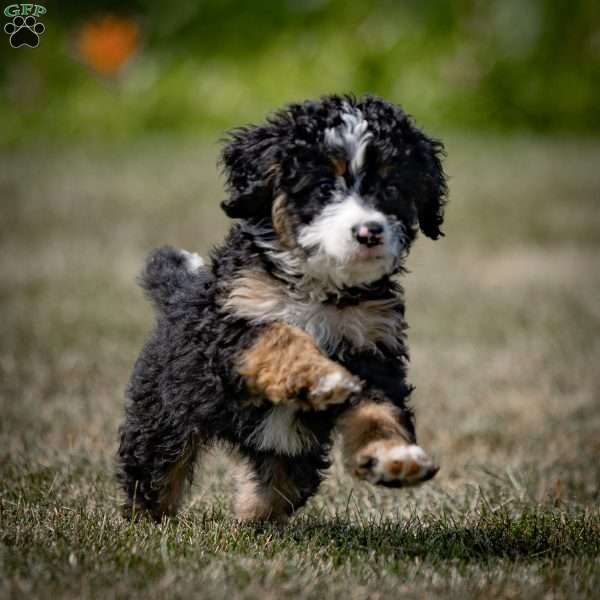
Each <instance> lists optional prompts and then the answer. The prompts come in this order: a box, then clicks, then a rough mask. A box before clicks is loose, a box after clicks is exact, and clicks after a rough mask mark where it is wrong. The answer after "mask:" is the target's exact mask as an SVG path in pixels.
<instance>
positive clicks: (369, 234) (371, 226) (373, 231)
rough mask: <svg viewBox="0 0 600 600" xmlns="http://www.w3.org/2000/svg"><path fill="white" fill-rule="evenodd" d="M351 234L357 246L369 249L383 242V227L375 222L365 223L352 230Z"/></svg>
mask: <svg viewBox="0 0 600 600" xmlns="http://www.w3.org/2000/svg"><path fill="white" fill-rule="evenodd" d="M352 233H353V234H354V237H355V238H356V241H357V242H358V243H359V244H365V245H366V246H368V247H369V248H371V247H372V246H377V245H379V244H381V243H382V242H383V225H382V224H381V223H377V221H367V222H366V223H361V224H360V225H355V226H354V227H353V228H352Z"/></svg>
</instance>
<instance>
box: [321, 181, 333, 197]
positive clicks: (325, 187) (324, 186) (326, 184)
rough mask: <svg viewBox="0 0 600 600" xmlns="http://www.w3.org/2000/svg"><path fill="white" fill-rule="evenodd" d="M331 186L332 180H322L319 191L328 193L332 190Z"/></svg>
mask: <svg viewBox="0 0 600 600" xmlns="http://www.w3.org/2000/svg"><path fill="white" fill-rule="evenodd" d="M333 188H334V185H333V182H332V181H322V182H321V183H320V184H319V191H320V192H321V194H328V193H329V192H331V191H332V190H333Z"/></svg>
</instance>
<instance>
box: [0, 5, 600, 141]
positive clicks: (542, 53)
mask: <svg viewBox="0 0 600 600" xmlns="http://www.w3.org/2000/svg"><path fill="white" fill-rule="evenodd" d="M40 4H42V5H43V6H44V7H45V8H46V9H47V13H46V14H45V15H43V16H41V17H40V20H41V21H42V22H43V23H44V24H45V25H46V30H45V32H44V34H43V35H42V36H41V42H40V45H39V47H38V48H36V49H30V48H27V47H21V48H20V49H18V51H14V50H13V49H12V48H10V47H9V45H8V43H2V44H1V45H0V46H1V47H2V55H1V57H2V58H1V62H0V78H1V82H2V87H1V88H0V108H1V110H0V128H1V130H2V132H3V134H2V141H3V142H4V143H6V142H12V143H18V142H22V141H24V140H30V139H40V138H46V139H48V138H51V139H56V138H59V139H65V140H82V139H85V140H89V139H96V138H99V139H103V140H105V139H109V140H110V139H121V140H122V139H128V138H130V137H131V136H139V135H141V134H146V133H167V134H169V135H171V134H173V133H178V134H182V135H187V136H190V135H198V134H207V135H209V136H212V137H214V136H215V135H217V134H219V133H220V132H221V131H222V130H223V129H224V128H227V127H231V126H233V125H236V124H240V123H245V122H248V121H253V120H256V119H260V118H261V117H262V116H263V115H264V113H265V112H266V111H268V110H270V109H271V108H273V107H275V106H278V105H280V104H282V103H284V102H288V101H291V100H301V99H304V98H306V97H312V96H318V95H320V94H323V93H326V92H332V91H335V92H341V91H352V92H355V93H357V94H360V93H362V92H366V91H368V92H372V93H376V94H379V95H382V96H384V97H386V98H389V99H390V100H393V101H396V102H401V103H403V104H404V105H405V106H406V107H407V109H408V110H409V111H410V112H412V113H413V114H414V115H415V116H416V117H417V119H419V120H420V121H422V122H423V123H425V124H427V126H428V127H430V128H431V129H433V130H435V131H440V129H441V128H444V129H447V128H452V129H464V130H468V131H474V130H484V131H500V132H515V131H523V130H524V131H528V132H540V133H545V134H548V133H563V134H564V133H579V134H584V135H590V134H592V133H594V132H597V131H598V130H599V129H600V102H598V90H599V88H600V68H599V66H600V24H599V12H598V8H597V3H595V2H594V1H593V0H577V1H569V0H526V1H522V0H504V1H502V2H500V1H498V2H489V1H483V0H459V1H456V2H455V1H451V0H429V1H428V2H421V1H418V0H404V1H402V2H397V1H394V0H387V1H385V0H383V1H382V0H378V1H374V0H360V1H358V0H283V1H281V2H270V1H269V0H255V1H254V2H237V1H234V0H222V1H220V2H219V1H216V0H214V1H207V0H204V1H197V2H190V1H183V0H169V1H164V0H157V1H150V0H137V1H133V2H121V1H110V0H100V1H93V2H92V1H91V0H82V1H80V2H76V3H65V2H53V1H48V2H45V3H44V2H40ZM6 20H8V19H6ZM7 37H8V36H7ZM4 41H5V42H6V41H7V40H6V39H5V40H4Z"/></svg>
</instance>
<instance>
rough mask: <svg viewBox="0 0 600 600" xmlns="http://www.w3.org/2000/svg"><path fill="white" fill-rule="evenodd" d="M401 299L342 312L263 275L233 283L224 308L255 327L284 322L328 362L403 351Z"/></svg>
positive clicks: (368, 302)
mask: <svg viewBox="0 0 600 600" xmlns="http://www.w3.org/2000/svg"><path fill="white" fill-rule="evenodd" d="M401 304H402V302H401V299H400V298H396V297H393V298H386V299H382V300H377V299H376V300H366V301H364V302H358V303H356V304H353V305H350V306H345V307H338V306H336V305H334V304H331V303H327V302H319V301H316V300H311V299H309V298H306V297H302V296H301V295H299V294H296V293H294V292H293V291H291V290H289V289H287V288H285V287H284V286H283V285H281V284H278V283H274V282H273V281H271V280H270V279H269V278H268V276H265V275H263V274H260V275H257V274H252V275H251V276H249V275H244V276H242V277H239V278H238V279H237V280H235V281H234V282H233V285H232V286H231V288H230V292H229V295H228V297H227V299H226V301H225V304H224V307H225V308H226V309H227V310H228V311H229V312H231V313H233V314H235V315H236V316H238V317H241V318H243V319H246V320H248V321H250V322H251V323H253V324H264V323H273V322H278V321H279V322H284V323H288V324H290V325H293V326H295V327H298V328H300V329H302V330H303V331H305V332H306V333H308V334H309V335H310V336H311V337H312V338H313V339H314V341H315V343H316V344H317V346H319V348H320V349H321V350H323V352H325V353H326V354H328V355H329V356H333V355H335V354H339V353H340V351H343V349H344V348H348V347H350V348H352V349H353V350H357V351H362V350H364V351H368V350H371V351H375V350H376V349H377V346H378V345H384V346H386V347H388V348H389V349H390V350H392V351H393V350H396V349H398V348H400V347H401V345H402V336H403V330H404V320H403V317H402V311H401V310H400V307H401Z"/></svg>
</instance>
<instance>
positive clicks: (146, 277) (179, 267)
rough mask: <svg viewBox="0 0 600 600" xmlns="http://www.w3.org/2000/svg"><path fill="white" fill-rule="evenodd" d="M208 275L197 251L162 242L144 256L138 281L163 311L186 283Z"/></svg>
mask: <svg viewBox="0 0 600 600" xmlns="http://www.w3.org/2000/svg"><path fill="white" fill-rule="evenodd" d="M208 277H210V271H209V269H208V268H207V267H206V266H205V265H204V261H203V260H202V258H201V257H200V256H199V255H198V254H194V253H192V252H187V251H186V250H179V249H177V248H173V247H171V246H163V247H162V248H157V249H156V250H154V251H152V252H151V253H150V254H149V256H148V258H147V259H146V266H145V267H144V270H143V271H142V274H141V276H140V285H141V286H142V288H143V289H144V291H145V292H146V295H147V296H148V298H149V299H150V300H151V301H152V303H153V304H154V306H155V307H156V308H157V309H158V310H159V311H161V312H163V313H165V312H167V311H168V308H169V306H171V305H173V303H175V302H177V300H178V298H180V297H181V294H182V293H183V290H184V289H185V288H186V287H188V285H189V284H190V283H195V282H196V281H197V280H198V279H200V280H202V279H206V278H208Z"/></svg>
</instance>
